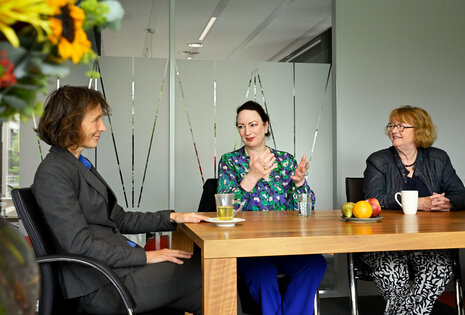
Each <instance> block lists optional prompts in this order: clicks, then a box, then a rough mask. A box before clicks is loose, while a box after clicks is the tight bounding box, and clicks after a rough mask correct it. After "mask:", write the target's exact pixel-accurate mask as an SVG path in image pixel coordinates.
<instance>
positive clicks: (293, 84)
mask: <svg viewBox="0 0 465 315" xmlns="http://www.w3.org/2000/svg"><path fill="white" fill-rule="evenodd" d="M292 113H293V115H294V117H293V119H294V156H296V144H295V142H296V134H295V125H296V124H295V62H293V63H292Z"/></svg>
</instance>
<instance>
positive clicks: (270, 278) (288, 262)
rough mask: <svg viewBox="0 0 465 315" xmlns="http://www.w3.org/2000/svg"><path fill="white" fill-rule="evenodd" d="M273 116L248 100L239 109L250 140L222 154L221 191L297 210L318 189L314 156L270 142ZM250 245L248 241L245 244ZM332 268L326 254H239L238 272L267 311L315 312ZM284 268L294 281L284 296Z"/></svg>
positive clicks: (256, 205) (246, 204)
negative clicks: (310, 178) (311, 168)
mask: <svg viewBox="0 0 465 315" xmlns="http://www.w3.org/2000/svg"><path fill="white" fill-rule="evenodd" d="M268 125H269V117H268V115H267V114H266V113H265V111H264V110H263V108H262V107H261V106H260V105H259V104H258V103H255V102H253V101H248V102H246V103H244V104H243V105H241V106H240V107H239V108H238V109H237V116H236V126H237V129H238V131H239V134H240V136H241V138H242V141H243V142H244V146H243V147H242V148H240V149H238V150H236V151H233V152H230V153H227V154H225V155H223V156H222V157H221V160H220V163H219V166H218V193H234V194H235V198H236V199H239V200H241V201H242V203H243V211H265V210H277V211H279V210H296V209H297V194H299V193H308V194H311V195H312V203H313V204H314V203H315V198H314V195H313V191H312V190H311V189H310V187H309V186H308V184H307V182H306V180H305V174H306V173H307V170H308V162H307V161H306V157H305V156H303V157H302V159H301V161H300V163H299V164H297V162H296V160H295V159H294V157H293V156H292V155H291V154H289V153H287V152H283V151H278V150H274V149H271V148H269V147H267V146H266V145H265V137H266V136H269V135H270V132H269V131H268ZM244 246H247V245H246V244H244ZM325 270H326V261H325V259H324V258H323V256H322V255H297V256H274V257H250V258H239V259H238V260H237V272H238V274H239V275H241V276H242V277H244V279H245V283H246V285H247V287H248V288H249V291H250V293H251V295H252V296H253V298H254V299H255V300H256V301H257V303H258V304H259V305H260V306H261V309H262V314H264V315H268V314H270V315H271V314H272V315H275V314H286V315H287V314H299V315H300V314H311V313H312V312H313V306H314V305H313V302H314V296H315V293H316V290H317V289H318V286H319V284H320V282H321V280H322V278H323V275H324V273H325ZM278 272H284V273H286V274H287V275H288V276H289V278H290V281H289V284H288V286H287V288H286V291H285V293H284V296H281V293H280V292H279V288H278V281H277V275H278Z"/></svg>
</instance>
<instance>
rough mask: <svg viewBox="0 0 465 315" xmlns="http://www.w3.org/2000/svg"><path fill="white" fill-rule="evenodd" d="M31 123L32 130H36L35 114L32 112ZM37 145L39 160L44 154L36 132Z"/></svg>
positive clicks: (42, 158)
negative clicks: (32, 125)
mask: <svg viewBox="0 0 465 315" xmlns="http://www.w3.org/2000/svg"><path fill="white" fill-rule="evenodd" d="M32 123H33V124H34V130H37V123H36V116H35V115H34V113H32ZM36 138H37V145H38V147H39V154H40V160H41V161H43V160H44V155H43V154H42V145H41V144H40V138H39V135H38V134H37V133H36Z"/></svg>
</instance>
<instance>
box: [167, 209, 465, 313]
mask: <svg viewBox="0 0 465 315" xmlns="http://www.w3.org/2000/svg"><path fill="white" fill-rule="evenodd" d="M202 214H205V215H207V216H216V213H211V212H210V213H202ZM381 215H382V216H383V219H382V220H380V221H379V222H375V223H353V222H343V221H342V220H341V217H340V211H339V210H316V211H314V212H313V213H312V216H311V217H306V218H302V217H299V216H298V214H297V212H296V211H266V212H241V213H239V214H238V215H237V217H241V218H245V219H246V220H245V221H244V222H241V223H239V224H236V226H234V227H229V228H225V227H217V226H215V225H214V224H212V223H201V224H180V225H179V228H178V231H177V232H176V233H175V235H174V237H173V247H174V248H184V249H189V246H188V245H189V244H190V245H191V246H192V241H193V242H195V243H196V244H197V245H198V246H199V247H200V248H201V251H202V278H203V279H202V281H203V282H202V283H203V312H204V314H234V315H235V314H237V300H236V297H237V286H236V278H237V275H236V259H237V258H238V257H252V256H276V255H302V254H320V253H348V252H366V251H388V250H419V249H439V248H462V247H465V211H460V212H429V213H428V212H418V213H417V215H404V214H403V213H402V212H400V211H391V210H384V211H383V212H382V213H381ZM191 248H192V247H191Z"/></svg>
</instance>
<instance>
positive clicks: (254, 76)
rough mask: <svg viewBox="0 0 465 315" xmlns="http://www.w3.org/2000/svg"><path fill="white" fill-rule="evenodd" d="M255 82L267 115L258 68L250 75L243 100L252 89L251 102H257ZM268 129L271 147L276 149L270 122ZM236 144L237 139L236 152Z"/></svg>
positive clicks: (247, 97)
mask: <svg viewBox="0 0 465 315" xmlns="http://www.w3.org/2000/svg"><path fill="white" fill-rule="evenodd" d="M257 80H258V84H259V89H260V94H261V96H262V101H263V106H264V107H265V112H266V113H267V114H268V115H269V112H268V106H267V104H266V99H265V92H264V90H263V85H262V80H261V78H260V74H259V73H258V68H256V67H255V68H254V69H253V70H252V73H251V74H250V79H249V84H248V86H247V92H246V93H245V99H246V100H247V99H249V94H250V90H251V89H252V88H253V100H254V101H255V102H256V101H257ZM252 81H253V85H252ZM268 128H270V132H271V138H272V139H273V146H274V148H275V149H276V140H275V138H274V133H273V127H272V126H271V121H269V122H268ZM238 137H239V135H238ZM236 144H237V139H236V142H235V143H234V150H236Z"/></svg>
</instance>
